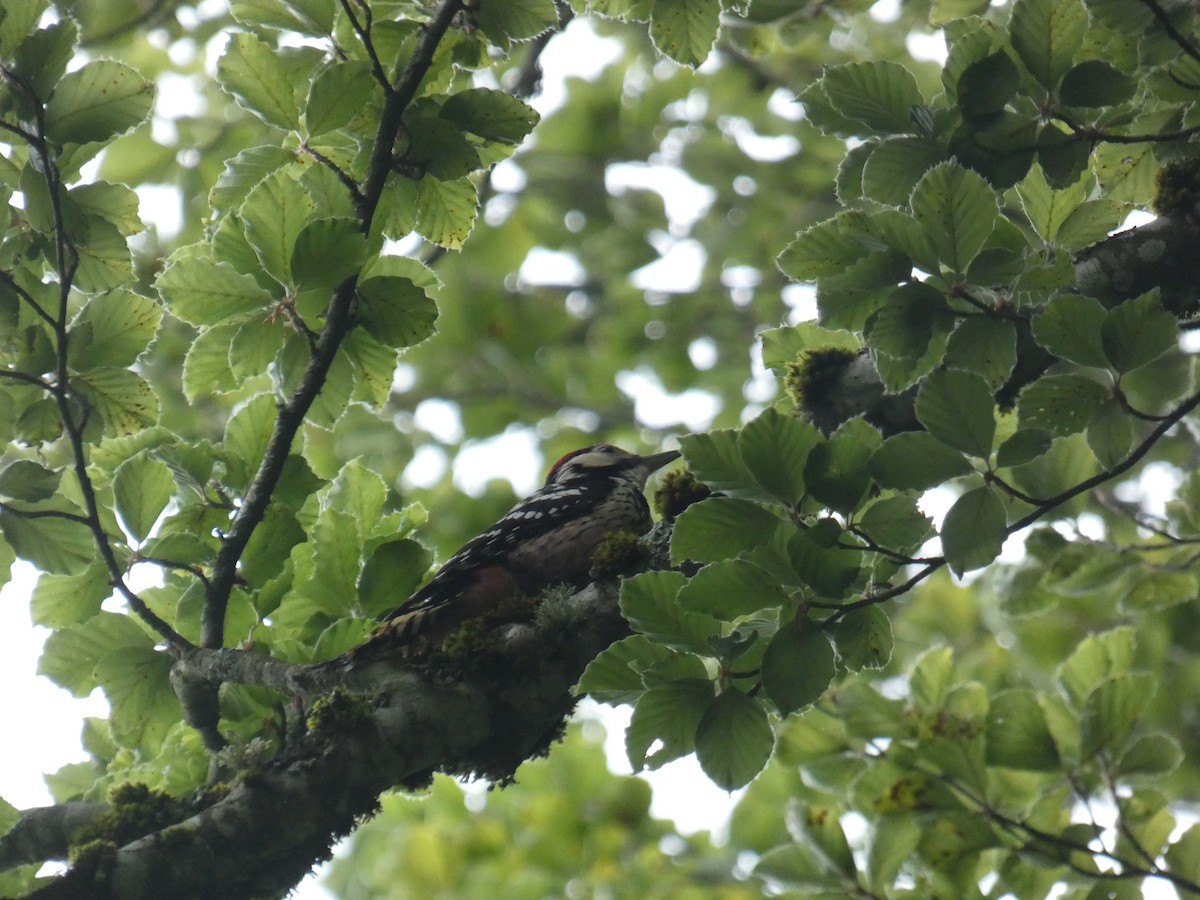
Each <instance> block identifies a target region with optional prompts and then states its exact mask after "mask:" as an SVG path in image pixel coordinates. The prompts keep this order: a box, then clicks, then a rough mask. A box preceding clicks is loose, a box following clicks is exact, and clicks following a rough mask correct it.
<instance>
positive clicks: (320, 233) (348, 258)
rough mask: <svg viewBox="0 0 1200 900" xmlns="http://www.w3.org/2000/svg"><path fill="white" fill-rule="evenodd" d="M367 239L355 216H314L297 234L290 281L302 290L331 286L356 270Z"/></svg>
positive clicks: (362, 259)
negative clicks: (317, 217) (322, 217)
mask: <svg viewBox="0 0 1200 900" xmlns="http://www.w3.org/2000/svg"><path fill="white" fill-rule="evenodd" d="M366 258H367V241H366V238H364V237H363V235H362V232H360V231H359V230H358V224H357V222H356V221H355V220H354V219H314V220H312V221H311V222H309V223H308V224H306V225H305V226H304V228H303V230H301V232H300V233H299V234H298V235H296V243H295V245H294V247H293V249H292V255H291V268H292V277H291V279H290V283H292V284H296V285H298V286H299V287H300V289H301V290H313V289H317V290H320V289H323V288H332V287H334V286H335V285H338V284H340V283H341V282H342V281H344V280H345V279H347V278H349V277H350V276H351V275H354V274H356V273H357V272H358V270H359V268H360V267H361V266H362V264H363V262H364V261H365V260H366Z"/></svg>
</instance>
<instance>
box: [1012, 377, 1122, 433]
mask: <svg viewBox="0 0 1200 900" xmlns="http://www.w3.org/2000/svg"><path fill="white" fill-rule="evenodd" d="M1108 395H1109V392H1108V390H1107V389H1106V388H1105V387H1104V385H1102V384H1099V383H1097V382H1095V381H1092V380H1091V379H1090V378H1085V377H1083V376H1082V375H1047V376H1045V377H1044V378H1039V379H1038V380H1037V381H1035V382H1034V383H1033V384H1031V385H1029V387H1027V388H1025V390H1023V391H1022V392H1021V398H1020V400H1019V401H1018V403H1017V413H1018V416H1019V419H1020V422H1021V428H1022V429H1024V428H1040V429H1042V430H1043V431H1048V432H1050V433H1051V434H1053V435H1055V436H1059V437H1061V436H1063V435H1068V434H1076V433H1078V432H1080V431H1083V429H1085V428H1086V427H1087V425H1088V422H1089V421H1090V420H1091V418H1092V415H1093V413H1095V411H1096V408H1097V407H1099V406H1100V404H1101V403H1103V402H1104V401H1105V400H1106V399H1108Z"/></svg>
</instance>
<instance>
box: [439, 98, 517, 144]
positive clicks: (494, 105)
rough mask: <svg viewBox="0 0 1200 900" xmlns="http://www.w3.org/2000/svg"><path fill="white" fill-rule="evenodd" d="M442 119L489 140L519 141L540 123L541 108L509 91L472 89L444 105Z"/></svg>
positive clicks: (510, 142) (441, 113) (513, 142)
mask: <svg viewBox="0 0 1200 900" xmlns="http://www.w3.org/2000/svg"><path fill="white" fill-rule="evenodd" d="M438 115H439V116H441V118H443V119H445V120H446V121H447V122H450V123H452V124H453V125H455V126H456V127H457V128H458V129H459V130H461V131H466V132H469V133H471V134H474V135H477V136H479V137H481V138H484V139H486V140H489V141H500V142H502V143H505V144H519V143H520V142H521V141H523V140H524V139H525V136H526V135H528V134H529V132H531V131H532V130H533V127H534V126H535V125H536V124H537V123H538V118H539V116H538V113H537V111H536V110H535V109H534V108H533V107H531V106H529V105H528V104H527V103H524V102H522V101H521V100H518V99H517V98H516V97H514V96H513V95H512V94H509V93H507V92H505V91H496V90H491V89H490V88H468V89H467V90H465V91H459V92H458V93H457V94H452V95H451V96H450V99H449V100H447V101H446V102H445V103H443V104H442V109H441V112H440V113H438Z"/></svg>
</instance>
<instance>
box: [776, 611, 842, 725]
mask: <svg viewBox="0 0 1200 900" xmlns="http://www.w3.org/2000/svg"><path fill="white" fill-rule="evenodd" d="M834 668H835V667H834V654H833V645H832V644H830V643H829V638H827V637H826V636H825V634H824V632H821V631H816V630H811V629H810V630H807V631H797V630H796V629H795V627H794V626H792V625H785V626H784V627H782V628H780V629H779V631H777V632H775V636H774V637H773V638H771V643H769V644H768V645H767V649H766V652H765V653H763V659H762V685H763V690H764V691H765V692H766V694H767V696H768V697H770V698H771V702H772V703H774V704H775V706H776V708H777V709H778V710H779V712H780V713H781V714H783V715H785V716H786V715H789V714H790V713H794V712H796V711H797V710H799V709H801V708H802V707H805V706H808V705H809V704H810V703H816V702H817V700H818V699H819V698H820V696H821V695H822V694H823V693H825V690H826V688H828V687H829V684H830V682H831V681H833V675H834Z"/></svg>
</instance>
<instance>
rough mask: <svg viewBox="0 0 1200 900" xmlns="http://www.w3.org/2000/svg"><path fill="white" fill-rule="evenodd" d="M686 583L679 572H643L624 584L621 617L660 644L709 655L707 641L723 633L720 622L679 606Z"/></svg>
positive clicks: (622, 587) (628, 579)
mask: <svg viewBox="0 0 1200 900" xmlns="http://www.w3.org/2000/svg"><path fill="white" fill-rule="evenodd" d="M686 582H687V579H686V578H685V577H684V576H683V575H681V574H679V573H678V572H643V573H642V574H640V575H635V576H634V577H633V578H627V579H625V580H624V581H623V582H621V614H622V615H623V616H625V618H626V619H628V620H629V623H630V624H631V625H632V626H633V627H634V628H636V629H637V630H638V631H640V632H641V633H642V634H644V635H646V636H647V637H649V638H652V639H653V640H655V641H657V642H658V643H660V644H665V645H666V646H668V647H671V648H674V649H680V650H690V651H696V652H699V653H706V652H709V649H710V648H709V646H708V638H709V637H710V636H712V635H716V634H720V632H721V626H720V622H719V621H718V620H717V619H715V618H714V617H713V616H710V615H705V614H701V613H694V612H688V611H687V610H684V609H682V608H681V607H680V606H679V604H678V603H677V602H676V595H677V594H678V593H679V590H680V588H682V587H683V586H684V584H685V583H686Z"/></svg>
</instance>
